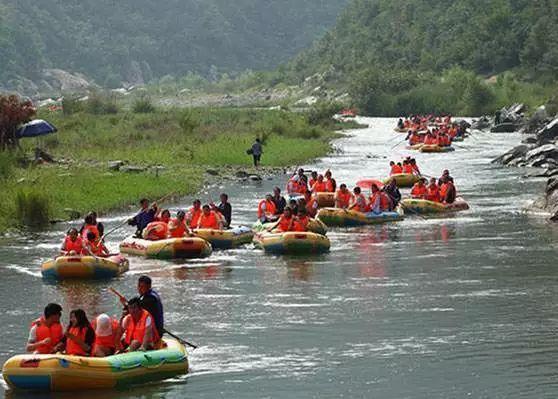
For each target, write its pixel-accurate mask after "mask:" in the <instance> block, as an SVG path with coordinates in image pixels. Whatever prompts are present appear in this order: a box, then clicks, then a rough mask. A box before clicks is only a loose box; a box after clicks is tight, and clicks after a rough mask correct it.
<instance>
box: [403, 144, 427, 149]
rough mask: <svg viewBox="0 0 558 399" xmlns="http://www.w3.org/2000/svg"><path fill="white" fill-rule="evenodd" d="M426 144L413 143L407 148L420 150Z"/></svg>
mask: <svg viewBox="0 0 558 399" xmlns="http://www.w3.org/2000/svg"><path fill="white" fill-rule="evenodd" d="M423 145H424V144H422V143H418V144H413V145H408V146H407V147H405V148H407V149H408V150H420V147H422V146H423Z"/></svg>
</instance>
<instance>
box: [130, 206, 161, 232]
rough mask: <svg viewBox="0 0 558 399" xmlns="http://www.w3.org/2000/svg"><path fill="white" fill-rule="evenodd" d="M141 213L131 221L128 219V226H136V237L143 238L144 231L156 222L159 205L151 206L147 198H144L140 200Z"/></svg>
mask: <svg viewBox="0 0 558 399" xmlns="http://www.w3.org/2000/svg"><path fill="white" fill-rule="evenodd" d="M140 207H141V209H140V211H139V212H138V213H137V214H136V216H134V217H133V218H131V219H128V224H129V225H130V226H136V229H137V230H136V237H138V238H142V233H143V229H145V228H146V227H147V225H148V224H149V223H151V222H152V221H154V220H155V216H156V215H157V204H156V203H153V204H151V207H150V206H149V200H148V199H147V198H142V199H141V200H140Z"/></svg>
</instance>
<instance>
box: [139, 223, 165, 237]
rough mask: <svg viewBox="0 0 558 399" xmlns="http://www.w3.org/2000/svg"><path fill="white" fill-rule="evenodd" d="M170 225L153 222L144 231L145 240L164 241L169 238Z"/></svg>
mask: <svg viewBox="0 0 558 399" xmlns="http://www.w3.org/2000/svg"><path fill="white" fill-rule="evenodd" d="M168 231H169V229H168V225H167V223H165V222H151V223H149V224H148V225H147V226H146V227H145V230H144V231H143V238H145V239H146V240H154V241H155V240H164V239H165V238H167V234H168Z"/></svg>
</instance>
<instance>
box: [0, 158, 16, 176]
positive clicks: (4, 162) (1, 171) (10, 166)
mask: <svg viewBox="0 0 558 399" xmlns="http://www.w3.org/2000/svg"><path fill="white" fill-rule="evenodd" d="M14 164H15V159H14V156H13V155H12V154H11V153H9V152H7V151H0V180H6V179H7V178H8V177H10V176H11V175H12V173H13V171H14Z"/></svg>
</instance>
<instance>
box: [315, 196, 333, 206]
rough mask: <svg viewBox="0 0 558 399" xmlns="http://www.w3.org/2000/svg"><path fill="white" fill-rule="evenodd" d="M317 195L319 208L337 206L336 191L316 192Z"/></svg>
mask: <svg viewBox="0 0 558 399" xmlns="http://www.w3.org/2000/svg"><path fill="white" fill-rule="evenodd" d="M315 195H316V202H317V203H318V207H319V208H325V207H328V206H335V193H316V194H315Z"/></svg>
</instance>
